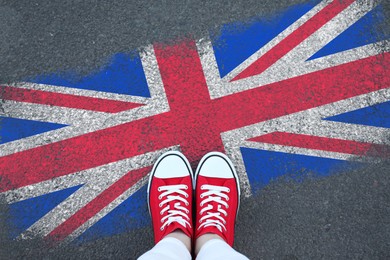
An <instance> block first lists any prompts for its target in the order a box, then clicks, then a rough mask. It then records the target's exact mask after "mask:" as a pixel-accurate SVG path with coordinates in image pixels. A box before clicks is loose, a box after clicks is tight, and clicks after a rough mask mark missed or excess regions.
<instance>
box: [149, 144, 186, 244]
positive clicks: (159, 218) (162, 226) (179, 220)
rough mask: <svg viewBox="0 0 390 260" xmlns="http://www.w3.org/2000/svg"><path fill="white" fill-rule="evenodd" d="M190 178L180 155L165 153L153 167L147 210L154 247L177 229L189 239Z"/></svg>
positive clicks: (184, 161) (172, 152)
mask: <svg viewBox="0 0 390 260" xmlns="http://www.w3.org/2000/svg"><path fill="white" fill-rule="evenodd" d="M192 178H193V174H192V169H191V166H190V163H189V162H188V160H187V158H186V157H185V156H184V155H183V154H182V153H180V152H176V151H170V152H166V153H164V154H163V155H161V156H160V158H158V160H157V162H156V163H155V164H154V166H153V169H152V172H151V173H150V177H149V184H148V206H149V213H150V216H151V218H152V223H153V231H154V241H155V243H156V244H157V243H158V242H159V241H160V240H161V239H163V238H164V237H165V236H166V235H168V234H169V233H171V232H172V231H175V230H177V229H180V230H182V231H183V232H184V233H185V234H187V235H188V236H189V237H190V238H191V239H192V235H193V228H192Z"/></svg>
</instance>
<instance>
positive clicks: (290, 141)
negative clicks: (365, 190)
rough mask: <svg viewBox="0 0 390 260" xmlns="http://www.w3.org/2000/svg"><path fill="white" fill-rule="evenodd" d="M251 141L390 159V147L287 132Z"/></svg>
mask: <svg viewBox="0 0 390 260" xmlns="http://www.w3.org/2000/svg"><path fill="white" fill-rule="evenodd" d="M249 141H254V142H261V143H269V144H280V145H286V146H294V147H302V148H308V149H315V150H324V151H331V152H338V153H348V154H356V155H370V154H371V155H376V156H380V157H389V155H390V153H389V146H386V145H379V144H371V143H361V142H355V141H350V140H343V139H335V138H327V137H319V136H311V135H303V134H293V133H285V132H274V133H270V134H266V135H262V136H258V137H254V138H251V139H249Z"/></svg>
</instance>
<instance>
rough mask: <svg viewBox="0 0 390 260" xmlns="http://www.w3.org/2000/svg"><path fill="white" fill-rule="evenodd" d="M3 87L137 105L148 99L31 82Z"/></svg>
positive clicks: (144, 102)
mask: <svg viewBox="0 0 390 260" xmlns="http://www.w3.org/2000/svg"><path fill="white" fill-rule="evenodd" d="M3 85H4V86H11V87H17V88H23V89H32V90H41V91H45V92H52V93H61V94H69V95H75V96H82V97H90V98H101V99H109V100H117V101H124V102H133V103H138V104H146V103H147V102H148V99H149V98H145V97H138V96H130V95H124V94H117V93H110V92H102V91H95V90H86V89H78V88H69V87H61V86H53V85H47V84H38V83H31V82H16V83H11V84H3Z"/></svg>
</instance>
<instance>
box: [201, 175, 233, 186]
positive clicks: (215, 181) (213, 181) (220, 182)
mask: <svg viewBox="0 0 390 260" xmlns="http://www.w3.org/2000/svg"><path fill="white" fill-rule="evenodd" d="M200 177H202V178H203V180H204V181H202V184H210V185H215V186H226V185H225V184H226V183H229V182H230V181H231V180H232V179H225V178H216V177H207V178H205V177H203V176H200Z"/></svg>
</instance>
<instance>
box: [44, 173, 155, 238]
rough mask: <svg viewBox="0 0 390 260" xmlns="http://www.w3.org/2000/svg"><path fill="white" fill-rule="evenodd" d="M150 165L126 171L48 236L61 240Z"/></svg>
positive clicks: (109, 201)
mask: <svg viewBox="0 0 390 260" xmlns="http://www.w3.org/2000/svg"><path fill="white" fill-rule="evenodd" d="M150 168H151V167H145V168H142V169H138V170H133V171H130V172H128V173H127V174H126V175H124V176H123V177H122V178H120V179H119V180H118V181H117V182H115V183H113V184H112V185H111V186H110V187H108V188H107V189H106V190H104V191H103V192H102V193H100V194H99V195H98V196H97V197H96V198H94V199H93V200H91V201H90V202H89V203H88V204H87V205H85V206H84V207H83V208H81V209H80V210H79V211H77V212H76V213H75V214H74V215H73V216H71V217H70V218H68V219H67V220H66V221H64V222H63V223H62V224H61V225H59V226H58V227H57V228H55V229H54V230H53V231H52V232H51V233H50V234H49V235H48V236H49V237H50V238H54V239H55V240H58V241H60V240H63V239H64V238H66V237H67V236H69V235H70V234H71V233H72V232H73V231H74V230H76V229H77V228H78V227H80V226H81V225H82V224H84V223H85V222H86V221H88V220H89V219H91V218H92V217H93V216H94V215H96V214H97V213H99V212H100V211H101V210H102V209H103V208H104V207H106V206H107V205H108V204H109V203H111V202H112V201H114V200H115V199H116V198H117V197H119V196H120V195H121V194H122V193H124V192H125V191H126V190H128V189H129V188H130V187H131V186H133V185H134V184H136V183H137V182H138V181H139V180H140V179H141V178H142V177H144V176H146V175H147V174H148V172H149V170H150Z"/></svg>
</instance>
